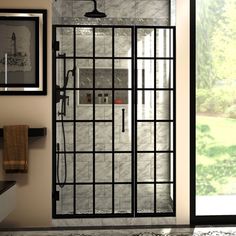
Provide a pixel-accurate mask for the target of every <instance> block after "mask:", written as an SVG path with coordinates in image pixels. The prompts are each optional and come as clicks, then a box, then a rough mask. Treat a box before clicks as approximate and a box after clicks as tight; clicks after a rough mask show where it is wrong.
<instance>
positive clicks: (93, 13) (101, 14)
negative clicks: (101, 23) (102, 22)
mask: <svg viewBox="0 0 236 236" xmlns="http://www.w3.org/2000/svg"><path fill="white" fill-rule="evenodd" d="M92 1H93V3H94V9H93V11H91V12H86V13H85V14H84V16H85V17H89V18H104V17H106V16H107V15H106V14H105V13H104V12H100V11H98V9H97V2H96V0H92Z"/></svg>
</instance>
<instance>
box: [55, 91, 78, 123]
mask: <svg viewBox="0 0 236 236" xmlns="http://www.w3.org/2000/svg"><path fill="white" fill-rule="evenodd" d="M60 94H61V96H63V94H64V93H63V92H61V93H60ZM65 95H66V96H68V98H66V101H65V112H66V116H64V115H63V120H73V119H74V92H73V91H70V90H67V91H66V94H65ZM56 106H57V112H56V119H57V120H61V115H60V113H64V106H63V102H62V100H60V102H58V103H57V104H56Z"/></svg>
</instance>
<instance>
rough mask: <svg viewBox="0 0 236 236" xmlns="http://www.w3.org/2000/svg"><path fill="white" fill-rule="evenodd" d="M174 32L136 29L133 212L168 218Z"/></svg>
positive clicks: (172, 203)
mask: <svg viewBox="0 0 236 236" xmlns="http://www.w3.org/2000/svg"><path fill="white" fill-rule="evenodd" d="M173 37H174V31H173V28H158V27H157V28H154V27H137V28H136V39H137V41H136V101H137V103H136V200H137V201H136V212H137V215H154V214H158V213H160V214H166V215H168V214H172V213H173V211H175V210H174V209H175V199H174V163H175V159H174V148H173V146H174V145H173V141H174V115H173V113H174V106H173V104H174V100H173V97H174V86H173V83H174V80H173V78H174V74H173V71H174V68H173V60H174V53H173V51H174V48H173V45H174V44H173V42H174V39H173Z"/></svg>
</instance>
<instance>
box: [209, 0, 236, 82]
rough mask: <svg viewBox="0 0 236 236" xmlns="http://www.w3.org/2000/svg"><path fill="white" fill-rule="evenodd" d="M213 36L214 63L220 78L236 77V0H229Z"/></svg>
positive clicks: (225, 4)
mask: <svg viewBox="0 0 236 236" xmlns="http://www.w3.org/2000/svg"><path fill="white" fill-rule="evenodd" d="M223 9H224V12H223V14H222V18H220V19H219V24H218V30H217V31H215V32H214V33H213V38H212V59H213V60H212V65H213V68H214V71H215V73H216V74H217V75H218V76H219V77H220V79H224V80H227V79H234V80H235V79H236V67H235V64H236V13H235V12H236V1H235V0H227V1H226V2H225V3H224V8H223Z"/></svg>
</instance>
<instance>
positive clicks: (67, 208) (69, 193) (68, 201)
mask: <svg viewBox="0 0 236 236" xmlns="http://www.w3.org/2000/svg"><path fill="white" fill-rule="evenodd" d="M57 191H59V201H56V212H57V214H73V213H74V212H73V194H74V186H73V185H65V186H64V188H60V187H59V186H57Z"/></svg>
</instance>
